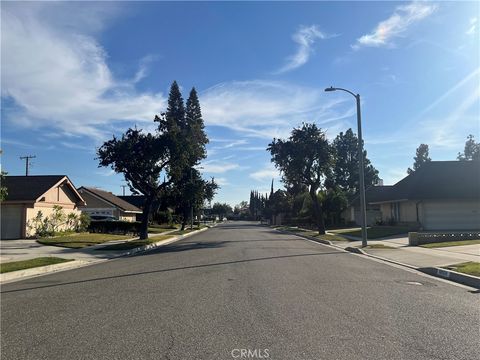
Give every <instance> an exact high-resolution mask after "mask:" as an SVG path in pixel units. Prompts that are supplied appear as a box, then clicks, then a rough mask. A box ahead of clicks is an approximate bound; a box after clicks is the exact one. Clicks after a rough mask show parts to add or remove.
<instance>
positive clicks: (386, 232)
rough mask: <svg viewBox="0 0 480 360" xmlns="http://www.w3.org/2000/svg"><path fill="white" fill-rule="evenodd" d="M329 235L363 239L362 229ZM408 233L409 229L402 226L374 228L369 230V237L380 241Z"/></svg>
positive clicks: (346, 230)
mask: <svg viewBox="0 0 480 360" xmlns="http://www.w3.org/2000/svg"><path fill="white" fill-rule="evenodd" d="M328 232H329V233H334V234H339V235H347V236H354V237H358V238H361V237H362V230H361V229H358V228H357V229H338V230H329V231H328ZM406 233H408V228H407V227H401V226H372V227H369V228H367V237H368V238H369V239H379V238H384V237H388V236H392V235H401V234H406Z"/></svg>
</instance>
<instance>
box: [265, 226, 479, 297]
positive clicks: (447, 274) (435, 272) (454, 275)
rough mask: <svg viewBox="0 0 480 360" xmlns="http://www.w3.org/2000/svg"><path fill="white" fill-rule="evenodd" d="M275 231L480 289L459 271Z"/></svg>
mask: <svg viewBox="0 0 480 360" xmlns="http://www.w3.org/2000/svg"><path fill="white" fill-rule="evenodd" d="M275 230H276V231H278V232H280V233H283V234H289V235H295V236H299V237H302V238H305V239H308V240H312V241H315V242H318V243H322V244H326V245H330V246H333V247H336V248H338V249H341V250H345V251H348V252H352V253H355V254H360V255H365V256H367V257H371V258H374V259H378V260H381V261H385V262H388V263H392V264H395V265H399V266H402V267H406V268H408V269H411V270H416V271H419V272H422V273H424V274H427V275H430V276H434V277H438V278H441V279H445V280H450V281H452V282H456V283H459V284H462V285H467V286H470V287H473V288H476V289H480V278H479V277H477V276H473V275H468V274H462V273H459V272H457V271H453V270H447V269H443V268H439V267H422V268H419V267H416V266H412V265H408V264H404V263H401V262H398V261H394V260H390V259H386V258H384V257H381V256H377V255H372V254H369V253H367V252H365V251H364V250H362V249H361V248H356V247H352V246H347V247H346V248H342V247H340V246H338V245H335V244H333V243H332V242H331V241H328V240H322V239H316V238H314V237H312V236H307V235H301V234H297V233H294V232H289V231H285V230H277V229H275Z"/></svg>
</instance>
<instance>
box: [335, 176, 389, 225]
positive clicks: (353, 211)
mask: <svg viewBox="0 0 480 360" xmlns="http://www.w3.org/2000/svg"><path fill="white" fill-rule="evenodd" d="M391 188H392V186H383V185H374V186H371V187H369V188H367V189H366V190H365V200H366V203H367V206H366V208H367V225H369V226H370V225H375V224H376V223H377V222H379V221H381V220H382V212H381V210H380V205H379V204H377V201H380V200H382V199H383V198H384V196H385V194H386V193H387V192H388V191H389V190H390V189H391ZM360 214H361V213H360V197H359V196H355V197H354V198H353V199H352V200H351V201H350V206H349V207H348V208H347V209H346V210H345V211H344V212H343V214H342V215H343V216H342V217H343V218H344V219H345V221H346V222H347V223H355V224H357V225H360V224H361V217H360V216H361V215H360Z"/></svg>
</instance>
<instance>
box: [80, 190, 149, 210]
mask: <svg viewBox="0 0 480 360" xmlns="http://www.w3.org/2000/svg"><path fill="white" fill-rule="evenodd" d="M78 190H79V191H82V190H84V191H87V192H89V193H90V194H92V195H94V196H96V197H98V198H100V199H102V200H104V201H106V202H108V203H110V204H112V205H113V206H115V207H117V208H119V209H120V210H122V211H125V212H135V213H141V212H142V210H140V209H139V208H138V207H136V206H135V205H132V204H130V203H129V202H127V201H125V200H122V199H120V198H119V197H118V196H116V195H113V194H112V193H111V192H108V191H105V190H101V189H97V188H92V187H85V186H82V187H79V188H78Z"/></svg>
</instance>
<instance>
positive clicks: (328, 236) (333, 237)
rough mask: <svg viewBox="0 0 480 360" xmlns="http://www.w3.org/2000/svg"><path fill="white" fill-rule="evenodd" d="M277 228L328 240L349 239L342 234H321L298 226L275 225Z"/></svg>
mask: <svg viewBox="0 0 480 360" xmlns="http://www.w3.org/2000/svg"><path fill="white" fill-rule="evenodd" d="M273 228H274V229H275V230H279V231H286V232H289V233H293V234H295V235H302V236H309V237H312V238H315V239H320V240H326V241H348V240H347V239H346V238H344V237H342V236H341V235H336V234H321V235H320V234H319V233H318V231H313V230H307V229H302V228H297V227H290V226H277V227H273Z"/></svg>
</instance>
